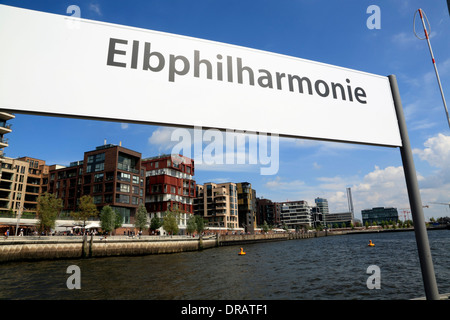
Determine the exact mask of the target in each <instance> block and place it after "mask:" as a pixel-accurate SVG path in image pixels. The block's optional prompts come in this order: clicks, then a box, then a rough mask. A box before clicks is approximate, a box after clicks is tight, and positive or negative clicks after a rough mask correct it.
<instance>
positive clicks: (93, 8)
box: [89, 3, 103, 16]
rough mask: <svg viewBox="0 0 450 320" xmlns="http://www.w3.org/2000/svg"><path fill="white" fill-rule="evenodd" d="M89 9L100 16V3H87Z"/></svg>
mask: <svg viewBox="0 0 450 320" xmlns="http://www.w3.org/2000/svg"><path fill="white" fill-rule="evenodd" d="M89 10H90V11H92V12H94V13H96V14H98V15H99V16H102V15H103V13H102V10H101V9H100V5H99V4H98V3H91V4H89Z"/></svg>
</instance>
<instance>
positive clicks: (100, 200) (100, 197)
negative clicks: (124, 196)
mask: <svg viewBox="0 0 450 320" xmlns="http://www.w3.org/2000/svg"><path fill="white" fill-rule="evenodd" d="M93 200H94V203H95V204H99V203H102V195H98V196H94V199H93Z"/></svg>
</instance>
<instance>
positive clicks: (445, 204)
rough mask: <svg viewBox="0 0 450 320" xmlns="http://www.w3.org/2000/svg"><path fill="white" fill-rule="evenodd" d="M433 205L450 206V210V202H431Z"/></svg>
mask: <svg viewBox="0 0 450 320" xmlns="http://www.w3.org/2000/svg"><path fill="white" fill-rule="evenodd" d="M430 203H432V204H440V205H444V206H448V207H449V208H450V202H449V203H445V202H430Z"/></svg>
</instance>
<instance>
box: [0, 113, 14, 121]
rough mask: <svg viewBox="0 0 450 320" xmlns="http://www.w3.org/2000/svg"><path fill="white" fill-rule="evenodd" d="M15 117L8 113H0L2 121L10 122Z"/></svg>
mask: <svg viewBox="0 0 450 320" xmlns="http://www.w3.org/2000/svg"><path fill="white" fill-rule="evenodd" d="M15 117H16V116H15V115H14V114H12V113H8V112H0V119H2V120H11V119H14V118H15Z"/></svg>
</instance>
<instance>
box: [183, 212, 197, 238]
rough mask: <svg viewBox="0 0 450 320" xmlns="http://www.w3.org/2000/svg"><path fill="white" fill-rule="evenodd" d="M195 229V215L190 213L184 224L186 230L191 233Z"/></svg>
mask: <svg viewBox="0 0 450 320" xmlns="http://www.w3.org/2000/svg"><path fill="white" fill-rule="evenodd" d="M195 230H197V223H196V222H195V216H193V215H191V216H190V217H189V219H188V221H187V224H186V232H187V233H188V234H193V233H194V232H195Z"/></svg>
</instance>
